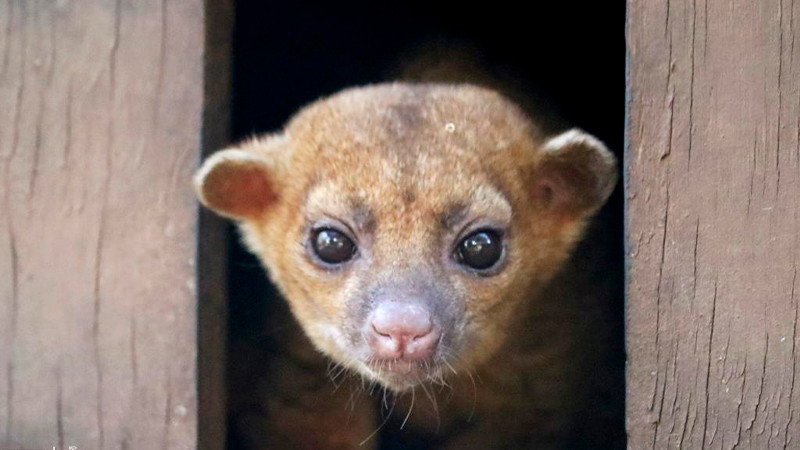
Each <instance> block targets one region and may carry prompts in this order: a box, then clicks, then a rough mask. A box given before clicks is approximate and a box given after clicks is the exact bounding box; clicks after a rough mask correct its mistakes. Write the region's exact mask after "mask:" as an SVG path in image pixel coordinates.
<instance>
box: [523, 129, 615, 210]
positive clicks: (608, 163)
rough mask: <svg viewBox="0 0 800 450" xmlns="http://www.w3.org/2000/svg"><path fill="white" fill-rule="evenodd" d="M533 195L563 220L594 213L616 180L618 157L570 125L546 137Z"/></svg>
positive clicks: (592, 137)
mask: <svg viewBox="0 0 800 450" xmlns="http://www.w3.org/2000/svg"><path fill="white" fill-rule="evenodd" d="M533 183H534V187H533V189H534V197H535V199H536V200H537V201H539V202H540V203H541V204H542V205H543V206H544V207H546V208H547V209H548V210H550V211H552V212H553V213H555V214H557V215H559V216H561V217H562V218H563V219H565V220H578V219H583V218H586V217H588V216H590V215H592V214H594V213H595V212H596V211H597V210H598V209H600V207H601V206H603V204H604V203H605V202H606V200H607V199H608V196H609V195H611V192H612V191H613V190H614V186H615V185H616V183H617V159H616V158H615V157H614V154H612V153H611V152H610V151H609V150H608V149H607V148H606V146H605V145H604V144H603V143H602V142H600V141H599V140H598V139H597V138H595V137H594V136H592V135H590V134H588V133H586V132H584V131H582V130H579V129H577V128H573V129H571V130H569V131H566V132H564V133H562V134H559V135H558V136H555V137H553V138H551V139H549V140H547V141H546V142H545V143H544V145H543V146H542V147H541V153H540V159H539V161H538V164H537V166H536V169H535V173H534V178H533Z"/></svg>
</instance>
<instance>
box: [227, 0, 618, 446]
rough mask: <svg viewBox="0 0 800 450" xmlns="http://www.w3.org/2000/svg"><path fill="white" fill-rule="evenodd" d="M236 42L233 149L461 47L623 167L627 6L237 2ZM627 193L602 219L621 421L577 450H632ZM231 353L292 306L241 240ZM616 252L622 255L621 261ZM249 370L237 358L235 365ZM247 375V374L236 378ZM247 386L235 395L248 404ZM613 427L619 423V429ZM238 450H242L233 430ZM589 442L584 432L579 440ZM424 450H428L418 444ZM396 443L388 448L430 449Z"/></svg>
mask: <svg viewBox="0 0 800 450" xmlns="http://www.w3.org/2000/svg"><path fill="white" fill-rule="evenodd" d="M235 13H236V15H235V28H234V42H233V102H232V127H233V129H232V137H233V140H234V141H236V140H239V139H242V138H244V137H247V136H249V135H252V134H253V133H260V132H269V131H274V130H278V129H280V128H281V127H282V126H283V125H284V123H285V121H286V120H287V119H288V118H289V117H290V116H291V115H292V114H293V113H294V112H295V111H296V110H297V109H298V108H299V107H301V106H303V105H305V104H307V103H309V102H312V101H314V100H315V99H317V98H319V97H321V96H324V95H327V94H331V93H334V92H336V91H338V90H340V89H342V88H344V87H349V86H356V85H362V84H366V83H372V82H379V81H386V80H388V79H390V76H391V72H392V69H393V68H394V67H396V65H397V64H398V61H399V60H400V59H401V58H402V57H403V55H407V54H408V53H409V52H414V51H416V50H418V49H420V48H421V47H422V46H424V45H426V44H429V43H431V42H442V41H443V40H444V41H446V42H458V43H461V44H464V43H466V44H468V45H470V46H471V47H473V48H476V49H478V50H479V51H480V53H481V54H482V56H483V58H484V63H486V64H487V65H488V66H490V69H492V70H495V71H497V72H500V73H507V74H512V75H513V77H514V78H515V80H517V81H518V82H519V83H520V85H521V86H523V88H525V89H529V92H530V93H533V94H534V95H536V96H538V97H540V98H544V99H546V100H547V101H548V102H549V103H550V104H551V105H550V106H551V108H552V109H554V110H555V111H557V112H558V114H559V115H560V116H561V117H562V118H563V119H564V120H565V121H566V122H567V123H569V124H572V125H575V126H579V127H581V128H583V129H585V130H586V131H588V132H590V133H592V134H594V135H595V136H597V137H599V138H600V139H601V140H603V141H604V142H606V143H607V144H608V146H609V148H611V149H612V150H613V151H615V152H616V154H617V156H618V157H619V158H620V160H621V158H622V149H623V137H624V129H625V123H624V102H625V100H624V98H625V36H624V34H625V2H624V1H622V0H618V1H614V2H598V1H596V0H579V1H574V2H536V3H534V4H529V5H528V6H526V8H525V9H524V10H523V9H521V7H517V6H511V5H510V4H508V5H504V4H500V3H484V4H482V6H481V7H479V8H478V7H469V6H467V4H466V3H455V4H451V5H450V6H446V5H431V4H425V3H419V4H417V3H414V2H411V3H408V2H406V3H402V4H401V3H391V4H384V5H382V4H380V3H379V2H375V3H374V4H370V3H364V4H362V5H360V6H359V7H357V8H356V7H349V8H347V9H345V8H343V7H341V6H339V4H338V3H337V2H325V3H320V4H317V5H308V4H306V5H301V4H300V3H298V2H264V1H255V0H239V1H237V2H236V10H235ZM622 216H623V209H622V183H621V182H620V183H619V185H618V187H617V190H616V191H615V193H614V195H613V196H612V198H611V200H610V201H609V203H608V205H607V206H606V207H605V208H604V210H603V211H602V212H601V218H600V221H599V222H600V223H602V224H603V225H602V226H601V227H600V228H601V229H600V230H594V231H593V233H594V235H593V236H594V238H596V239H602V240H605V241H606V242H607V243H608V249H606V250H605V251H607V252H608V257H607V264H608V266H607V267H605V268H603V270H604V271H607V272H608V273H610V276H611V282H612V283H613V284H614V290H615V292H616V295H614V298H613V299H612V300H610V301H609V302H608V304H607V305H606V312H607V315H608V326H609V327H610V328H611V334H612V336H613V337H612V343H611V344H612V346H613V352H612V353H613V354H612V355H610V356H609V365H611V366H612V367H613V370H612V373H613V374H614V375H613V377H614V380H613V382H612V383H611V384H612V385H613V386H612V388H611V389H610V390H609V391H608V392H605V393H602V394H601V395H598V398H597V399H595V401H597V402H602V403H603V405H602V407H603V408H605V410H606V411H607V413H606V414H607V415H610V416H611V418H610V419H609V420H608V424H609V428H608V430H607V432H608V435H609V436H611V438H609V439H608V442H605V443H604V444H602V445H597V444H596V443H593V442H587V440H588V439H590V438H588V437H586V438H582V437H581V436H578V437H576V440H575V442H573V443H571V446H570V448H592V449H598V448H622V446H623V443H624V417H623V413H624V334H623V332H624V331H623V300H622V299H623V262H622V260H623V239H622V236H623V219H622ZM229 240H230V244H231V245H230V252H229V264H228V280H229V283H228V286H229V295H228V298H229V323H228V330H229V333H228V334H229V348H230V349H231V351H233V352H235V351H238V350H237V348H238V345H237V344H238V343H241V342H248V341H254V340H257V339H259V336H261V335H262V334H263V333H264V326H265V325H264V324H265V323H266V321H267V315H268V314H269V311H270V308H272V307H274V306H275V303H276V302H281V301H282V300H280V299H279V298H278V297H277V295H276V292H275V290H274V288H272V287H271V286H270V284H269V282H268V281H267V280H266V278H265V275H264V271H263V270H262V269H261V267H260V265H259V263H258V261H257V260H256V259H255V258H254V257H253V256H251V255H250V254H249V253H247V251H246V250H244V249H243V248H242V246H241V245H240V244H239V242H238V236H237V235H236V232H235V231H234V230H233V228H232V227H231V228H230V230H229ZM609 249H610V250H609ZM229 360H230V361H237V358H235V357H232V358H229ZM230 369H233V370H236V368H230ZM247 388H248V387H247V386H229V391H237V394H239V393H240V392H238V391H241V390H243V389H247ZM607 419H608V418H607ZM229 430H231V431H229V439H228V448H232V449H236V448H241V447H240V443H239V442H238V440H237V438H236V436H235V433H233V430H234V427H232V426H231V427H229ZM577 434H580V431H579V430H578V431H577ZM417 444H418V443H417ZM406 445H407V446H405V447H404V446H403V444H402V443H399V442H394V443H393V442H390V441H387V440H384V448H421V447H417V446H411V445H410V444H406Z"/></svg>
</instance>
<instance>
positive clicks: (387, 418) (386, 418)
mask: <svg viewBox="0 0 800 450" xmlns="http://www.w3.org/2000/svg"><path fill="white" fill-rule="evenodd" d="M383 401H384V404H385V402H386V389H385V388H384V390H383ZM396 404H397V398H395V399H394V402H393V403H392V408H391V409H390V410H389V412H388V413H386V417H384V418H383V422H381V424H380V425H378V428H376V429H375V431H373V432H372V433H370V435H369V436H367V437H366V438H365V439H364V440H363V441H361V443H360V444H358V446H359V447H361V446H362V445H364V444H365V443H367V441H369V440H370V439H372V437H373V436H375V435H376V434H377V433H378V431H380V430H381V428H383V426H384V425H386V422H388V421H389V418H390V417H391V416H392V411H394V406H395V405H396Z"/></svg>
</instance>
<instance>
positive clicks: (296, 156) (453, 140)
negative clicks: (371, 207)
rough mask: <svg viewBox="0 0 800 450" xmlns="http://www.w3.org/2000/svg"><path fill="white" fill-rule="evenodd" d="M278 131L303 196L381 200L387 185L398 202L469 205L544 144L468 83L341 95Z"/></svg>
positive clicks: (520, 118) (523, 121)
mask: <svg viewBox="0 0 800 450" xmlns="http://www.w3.org/2000/svg"><path fill="white" fill-rule="evenodd" d="M285 132H286V135H287V137H288V138H289V140H290V142H291V150H290V154H291V156H290V160H291V162H290V164H291V165H292V166H293V170H292V173H294V174H295V175H296V174H298V173H305V174H306V176H307V185H306V189H308V188H310V187H311V186H312V185H314V184H316V181H318V180H327V181H333V182H334V183H335V184H336V185H337V186H338V188H339V189H342V190H344V191H349V192H350V194H356V197H364V196H368V195H369V192H364V191H365V190H370V191H372V192H373V193H374V194H379V195H381V196H382V199H383V201H384V202H387V201H391V200H393V199H391V198H390V197H387V196H390V193H389V192H386V191H387V189H388V188H389V187H391V190H392V191H393V194H394V195H395V196H396V197H397V200H401V201H404V202H405V203H408V201H409V200H413V199H416V198H418V197H419V196H426V201H445V202H452V201H458V200H459V199H463V200H467V197H468V196H469V195H472V194H471V193H472V191H474V190H475V188H476V186H477V185H478V184H480V183H482V184H483V185H486V186H490V185H491V186H494V187H496V188H500V189H501V190H502V189H503V188H508V186H501V185H502V184H503V178H505V174H508V172H509V171H513V170H516V169H517V167H513V166H509V161H515V162H516V163H517V164H518V163H520V162H524V161H529V160H531V159H532V158H534V153H535V150H536V149H537V147H538V145H539V144H540V143H541V133H540V131H539V130H538V128H537V127H536V126H535V125H534V124H533V123H531V122H530V121H529V120H528V119H527V117H526V116H525V115H524V113H523V112H522V111H521V110H520V109H519V108H518V107H517V106H515V105H514V104H513V103H511V102H510V101H508V100H507V99H505V98H504V97H502V96H501V95H500V94H498V93H496V92H494V91H491V90H489V89H485V88H480V87H476V86H472V85H446V84H409V83H392V84H380V85H373V86H367V87H361V88H354V89H348V90H345V91H342V92H340V93H338V94H336V95H334V96H332V97H329V98H327V99H323V100H321V101H318V102H315V103H314V104H312V105H310V106H308V107H306V108H305V109H303V110H301V111H300V112H299V113H298V114H297V115H296V116H295V117H294V118H293V119H292V121H291V122H290V123H289V124H288V126H287V127H286V130H285ZM509 153H514V155H510V154H509ZM512 178H513V177H512ZM476 181H477V182H479V183H476ZM509 181H512V184H513V179H512V180H509ZM379 185H380V186H382V187H383V189H380V188H379ZM359 193H360V194H361V195H358V194H359ZM451 194H454V195H451ZM455 194H457V195H455Z"/></svg>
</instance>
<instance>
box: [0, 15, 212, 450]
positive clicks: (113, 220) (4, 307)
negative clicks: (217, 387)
mask: <svg viewBox="0 0 800 450" xmlns="http://www.w3.org/2000/svg"><path fill="white" fill-rule="evenodd" d="M203 21H204V5H203V2H202V1H201V0H186V1H168V0H136V1H132V0H116V1H111V0H104V1H101V0H96V1H93V0H81V1H68V0H60V1H24V0H0V201H1V202H2V203H0V336H2V337H0V446H3V447H4V448H19V447H24V448H51V447H52V446H57V447H58V448H59V449H62V448H67V447H66V446H68V445H73V446H77V447H78V448H79V449H92V448H96V449H107V448H147V449H155V448H165V449H166V448H169V449H181V448H186V449H189V448H195V447H196V440H197V437H196V435H197V418H196V414H195V411H196V405H197V393H196V390H197V383H196V374H195V370H196V363H195V360H196V356H197V350H196V320H197V301H196V287H195V253H196V221H197V219H196V203H195V200H194V196H193V194H192V190H191V187H190V184H189V180H190V178H191V175H192V171H193V170H194V167H195V164H196V161H197V160H198V158H199V148H200V144H201V127H202V110H203V109H202V108H203V66H204V59H203V45H204V24H203Z"/></svg>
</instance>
